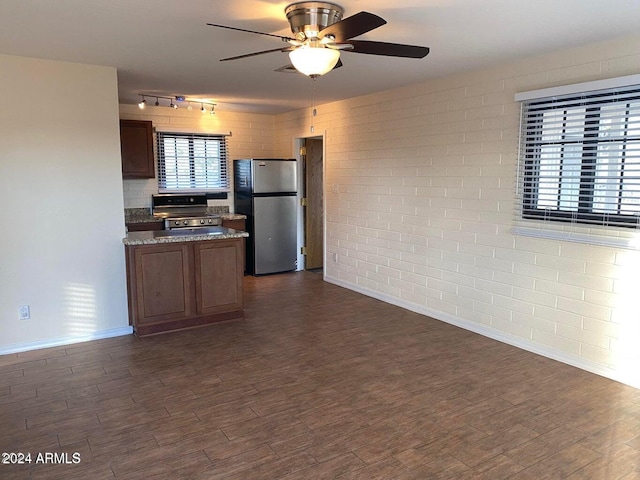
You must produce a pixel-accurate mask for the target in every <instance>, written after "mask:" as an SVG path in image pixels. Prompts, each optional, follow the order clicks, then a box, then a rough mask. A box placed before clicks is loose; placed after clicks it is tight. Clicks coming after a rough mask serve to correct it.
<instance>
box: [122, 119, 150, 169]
mask: <svg viewBox="0 0 640 480" xmlns="http://www.w3.org/2000/svg"><path fill="white" fill-rule="evenodd" d="M120 151H121V153H122V177H123V178H153V177H155V176H156V174H155V169H154V162H153V124H152V122H147V121H140V120H120Z"/></svg>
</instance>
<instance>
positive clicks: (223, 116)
mask: <svg viewBox="0 0 640 480" xmlns="http://www.w3.org/2000/svg"><path fill="white" fill-rule="evenodd" d="M120 118H121V119H126V120H151V121H152V122H153V126H154V127H164V128H167V127H169V126H173V127H176V128H177V129H179V131H185V129H186V130H188V129H193V131H199V132H211V133H228V132H231V133H232V135H231V136H230V137H228V143H227V147H228V152H229V160H230V161H232V160H233V159H234V158H252V157H255V158H264V157H266V158H268V157H273V156H274V152H275V135H274V125H275V117H274V116H272V115H259V114H249V113H239V112H228V111H224V110H222V111H220V110H217V112H216V115H203V114H202V113H200V112H199V111H198V109H194V110H193V111H191V112H190V111H188V110H186V109H178V110H174V109H171V108H168V107H166V106H165V107H154V106H148V107H147V108H145V109H144V110H140V109H139V108H138V107H137V105H120ZM156 168H157V166H156ZM123 188H124V206H125V208H147V207H150V206H151V195H152V194H154V193H158V181H157V179H156V178H152V179H148V180H124V181H123ZM209 204H210V205H228V206H229V207H230V209H231V211H233V206H232V205H233V201H232V197H231V196H229V199H228V200H209Z"/></svg>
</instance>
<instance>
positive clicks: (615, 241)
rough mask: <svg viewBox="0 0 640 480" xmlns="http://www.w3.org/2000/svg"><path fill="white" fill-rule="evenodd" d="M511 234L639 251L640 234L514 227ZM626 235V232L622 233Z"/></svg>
mask: <svg viewBox="0 0 640 480" xmlns="http://www.w3.org/2000/svg"><path fill="white" fill-rule="evenodd" d="M511 233H513V234H514V235H519V236H523V237H534V238H544V239H547V240H556V241H558V240H559V241H565V242H574V243H583V244H587V245H595V246H598V247H613V248H625V249H629V250H640V232H638V234H635V235H634V234H632V235H630V236H626V237H622V236H604V235H594V234H586V233H577V232H561V231H551V230H541V229H538V228H528V227H514V228H512V229H511ZM624 233H627V232H624Z"/></svg>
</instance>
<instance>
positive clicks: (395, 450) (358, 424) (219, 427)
mask: <svg viewBox="0 0 640 480" xmlns="http://www.w3.org/2000/svg"><path fill="white" fill-rule="evenodd" d="M245 290H246V297H247V299H246V304H247V306H246V318H245V319H244V320H242V321H235V322H228V323H224V324H218V325H213V326H209V327H205V328H200V329H195V330H190V331H185V332H178V333H171V334H166V335H160V336H155V337H150V338H145V339H138V338H135V337H133V336H130V337H119V338H113V339H108V340H101V341H94V342H87V343H82V344H76V345H71V346H67V347H59V348H52V349H46V350H39V351H32V352H25V353H20V354H15V355H5V356H1V357H0V447H1V448H0V452H25V453H26V452H30V453H31V454H32V463H31V464H30V465H6V464H0V478H2V479H3V480H8V479H28V478H33V479H56V480H58V479H92V480H95V479H97V480H100V479H114V478H117V479H133V480H136V479H145V480H153V479H194V480H200V479H203V480H204V479H225V480H239V479H243V480H246V479H251V480H259V479H270V480H271V479H286V480H291V479H330V478H340V479H366V480H371V479H385V480H387V479H429V478H434V479H440V478H442V479H446V478H454V479H477V478H487V479H492V480H495V479H502V478H509V479H554V478H570V479H625V480H629V479H638V478H640V391H639V390H636V389H633V388H631V387H628V386H625V385H621V384H619V383H616V382H613V381H610V380H607V379H604V378H601V377H598V376H596V375H593V374H589V373H587V372H584V371H581V370H578V369H575V368H572V367H569V366H567V365H563V364H560V363H557V362H554V361H552V360H548V359H545V358H542V357H540V356H537V355H534V354H531V353H528V352H524V351H522V350H518V349H516V348H513V347H510V346H508V345H504V344H501V343H498V342H496V341H493V340H490V339H487V338H484V337H481V336H479V335H475V334H473V333H470V332H467V331H464V330H461V329H458V328H455V327H452V326H450V325H447V324H444V323H441V322H438V321H435V320H432V319H429V318H426V317H423V316H420V315H417V314H414V313H411V312H408V311H405V310H402V309H400V308H397V307H394V306H391V305H387V304H384V303H382V302H379V301H377V300H374V299H371V298H368V297H364V296H362V295H359V294H357V293H354V292H351V291H348V290H345V289H342V288H339V287H336V286H334V285H330V284H327V283H324V282H323V281H322V278H321V276H320V275H317V274H314V273H309V272H300V273H292V274H283V275H275V276H268V277H260V278H254V277H247V278H246V279H245ZM38 453H42V454H44V453H50V454H53V453H57V454H67V455H68V462H69V463H67V464H51V463H46V464H43V463H38V464H36V463H35V460H36V459H37V454H38ZM74 453H78V454H79V457H80V462H79V463H76V464H73V463H72V462H73V457H72V454H74ZM60 458H62V459H63V460H64V459H65V457H58V460H59V459H60Z"/></svg>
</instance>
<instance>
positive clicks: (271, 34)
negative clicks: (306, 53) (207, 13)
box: [207, 23, 295, 42]
mask: <svg viewBox="0 0 640 480" xmlns="http://www.w3.org/2000/svg"><path fill="white" fill-rule="evenodd" d="M207 25H209V26H210V27H217V28H226V29H228V30H236V31H238V32H246V33H256V34H258V35H266V36H268V37H275V38H279V39H280V40H283V41H285V42H288V41H289V40H293V41H295V39H293V38H291V37H283V36H282V35H275V34H273V33H265V32H257V31H255V30H247V29H245V28H238V27H229V26H227V25H218V24H216V23H207Z"/></svg>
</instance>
